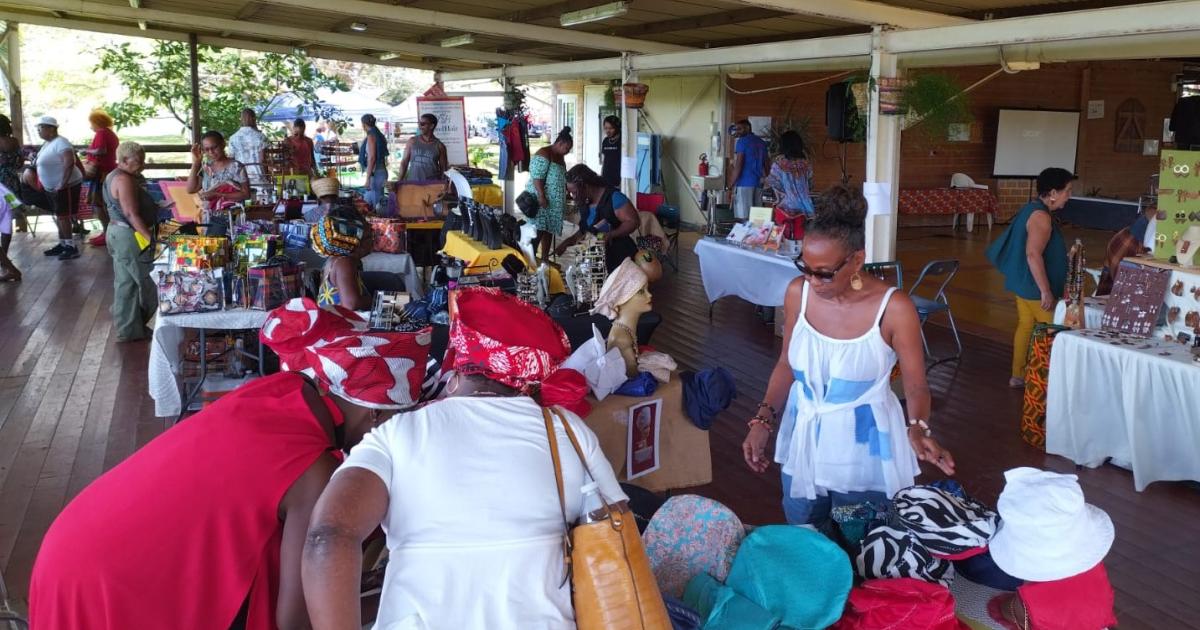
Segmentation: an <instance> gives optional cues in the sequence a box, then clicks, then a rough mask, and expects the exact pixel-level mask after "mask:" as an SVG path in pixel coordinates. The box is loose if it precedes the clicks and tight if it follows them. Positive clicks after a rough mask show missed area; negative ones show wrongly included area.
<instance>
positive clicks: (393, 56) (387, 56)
mask: <svg viewBox="0 0 1200 630" xmlns="http://www.w3.org/2000/svg"><path fill="white" fill-rule="evenodd" d="M399 58H400V53H383V54H382V55H379V60H380V61H391V60H393V59H399Z"/></svg>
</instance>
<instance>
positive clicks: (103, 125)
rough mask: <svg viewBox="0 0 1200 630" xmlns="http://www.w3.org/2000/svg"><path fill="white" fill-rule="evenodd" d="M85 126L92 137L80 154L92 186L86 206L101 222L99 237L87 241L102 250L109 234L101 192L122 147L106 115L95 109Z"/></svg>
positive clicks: (85, 173) (115, 166) (110, 117)
mask: <svg viewBox="0 0 1200 630" xmlns="http://www.w3.org/2000/svg"><path fill="white" fill-rule="evenodd" d="M88 122H89V123H91V126H92V131H93V132H94V133H95V135H93V136H92V144H91V145H89V146H88V148H87V149H84V151H83V154H84V156H86V157H85V160H84V169H83V170H84V176H85V177H86V178H87V180H88V182H89V183H90V184H91V187H90V188H89V189H88V203H89V204H91V206H92V207H93V208H95V210H96V216H97V217H98V218H99V219H100V234H99V235H97V236H96V237H94V238H92V239H91V240H89V241H88V244H89V245H95V246H97V247H103V246H104V243H105V241H106V238H107V237H106V236H105V233H106V232H107V231H108V209H107V208H105V204H104V203H103V202H104V198H103V196H102V195H101V194H100V190H101V188H103V186H104V180H105V179H107V178H108V174H109V173H111V172H113V169H115V168H117V145H119V144H121V140H120V139H119V138H117V134H116V133H115V132H114V131H113V130H112V127H113V119H112V116H109V115H108V112H105V111H104V110H102V109H98V110H96V111H94V112H92V113H91V114H88Z"/></svg>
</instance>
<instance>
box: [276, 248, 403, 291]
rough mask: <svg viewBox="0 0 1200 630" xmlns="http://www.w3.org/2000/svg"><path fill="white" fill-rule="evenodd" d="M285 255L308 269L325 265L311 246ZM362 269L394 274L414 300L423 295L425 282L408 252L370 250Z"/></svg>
mask: <svg viewBox="0 0 1200 630" xmlns="http://www.w3.org/2000/svg"><path fill="white" fill-rule="evenodd" d="M287 255H288V257H289V258H291V259H292V260H295V261H297V262H302V263H304V265H305V268H306V269H309V270H317V271H320V270H321V269H322V268H323V267H324V266H325V258H324V257H323V256H321V255H320V254H318V253H317V252H315V251H313V250H312V248H311V247H302V248H295V249H289V250H287ZM362 270H363V271H364V272H378V273H392V274H396V275H397V276H400V277H401V278H402V279H403V280H404V290H405V291H407V292H408V294H409V295H411V296H412V297H413V299H414V300H419V299H421V298H422V297H424V295H425V283H424V282H423V281H422V279H421V273H420V271H419V270H418V269H417V266H416V264H415V263H414V261H413V257H412V256H411V255H410V254H407V253H402V254H388V253H385V252H372V253H370V254H367V255H366V256H364V257H363V259H362Z"/></svg>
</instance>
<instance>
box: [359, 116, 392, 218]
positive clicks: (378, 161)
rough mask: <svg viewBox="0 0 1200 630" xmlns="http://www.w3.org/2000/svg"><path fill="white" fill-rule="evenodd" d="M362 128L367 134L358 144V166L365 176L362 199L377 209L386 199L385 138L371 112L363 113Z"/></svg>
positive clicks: (386, 155)
mask: <svg viewBox="0 0 1200 630" xmlns="http://www.w3.org/2000/svg"><path fill="white" fill-rule="evenodd" d="M362 129H363V133H365V134H367V137H366V138H365V139H363V141H362V142H361V143H359V145H358V166H359V167H360V168H362V172H363V175H365V176H366V177H367V184H366V187H367V191H366V192H365V193H364V194H363V199H364V200H365V201H366V202H367V205H369V206H370V207H371V209H372V210H377V209H378V208H379V206H380V205H381V204H382V203H383V202H384V200H385V199H386V197H385V196H384V194H383V188H384V186H385V185H386V184H387V160H388V144H387V138H386V137H385V136H384V135H383V132H381V131H379V128H378V127H377V126H376V123H375V116H374V115H372V114H363V117H362Z"/></svg>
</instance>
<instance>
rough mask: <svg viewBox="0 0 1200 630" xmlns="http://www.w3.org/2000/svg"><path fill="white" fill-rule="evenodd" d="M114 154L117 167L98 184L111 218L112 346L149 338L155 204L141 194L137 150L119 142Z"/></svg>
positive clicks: (142, 155)
mask: <svg viewBox="0 0 1200 630" xmlns="http://www.w3.org/2000/svg"><path fill="white" fill-rule="evenodd" d="M115 153H116V163H117V168H116V169H115V170H113V171H112V172H111V173H109V174H108V175H107V176H106V177H105V178H104V182H103V183H102V185H101V198H102V199H103V200H104V206H105V207H106V208H107V209H108V216H109V218H110V222H109V225H108V231H107V232H105V237H106V238H105V241H106V245H107V247H108V253H109V254H110V255H111V256H112V260H113V302H112V318H113V325H114V326H115V327H116V329H117V341H136V340H138V339H145V338H148V337H149V336H150V331H149V330H147V329H146V324H147V323H148V322H149V321H150V319H151V318H153V317H154V312H155V311H156V310H157V307H158V295H157V292H156V290H155V286H154V281H153V280H152V279H151V278H150V271H151V268H152V264H153V258H154V248H153V247H151V244H152V243H153V242H154V235H153V232H152V230H153V229H154V224H155V223H156V222H157V221H158V204H157V203H155V201H154V199H153V198H151V197H150V193H149V192H147V191H146V178H144V177H142V169H143V168H145V166H146V150H145V149H143V148H142V145H140V144H138V143H136V142H124V143H122V144H120V145H119V146H118V147H117V150H116V152H115Z"/></svg>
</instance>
